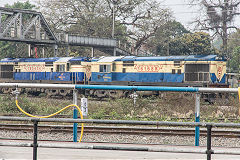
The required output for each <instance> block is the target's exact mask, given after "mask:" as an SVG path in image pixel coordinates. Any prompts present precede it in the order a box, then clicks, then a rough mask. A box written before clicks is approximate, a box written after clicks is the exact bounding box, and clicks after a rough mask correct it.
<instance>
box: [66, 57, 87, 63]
mask: <svg viewBox="0 0 240 160" xmlns="http://www.w3.org/2000/svg"><path fill="white" fill-rule="evenodd" d="M73 61H85V62H90V61H91V59H90V58H89V57H74V58H72V59H70V60H69V62H73Z"/></svg>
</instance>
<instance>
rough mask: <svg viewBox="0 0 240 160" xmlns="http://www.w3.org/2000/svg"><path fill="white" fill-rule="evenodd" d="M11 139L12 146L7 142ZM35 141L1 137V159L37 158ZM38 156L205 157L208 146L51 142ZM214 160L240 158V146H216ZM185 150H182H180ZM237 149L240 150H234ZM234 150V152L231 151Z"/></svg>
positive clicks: (43, 159) (182, 159)
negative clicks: (34, 154) (239, 152)
mask: <svg viewBox="0 0 240 160" xmlns="http://www.w3.org/2000/svg"><path fill="white" fill-rule="evenodd" d="M3 143H4V144H7V143H9V145H8V146H6V145H3ZM31 143H32V142H31V141H16V140H14V141H9V140H0V160H10V159H11V160H12V159H21V160H23V159H24V160H30V159H33V148H32V147H31ZM38 146H39V147H38V150H37V159H39V160H50V159H58V160H63V159H64V160H65V159H70V160H73V159H161V160H164V159H172V160H190V159H194V160H200V159H201V160H205V159H207V158H206V157H207V155H206V154H205V152H206V146H200V147H195V146H175V145H145V144H116V143H86V142H82V143H76V142H48V141H41V142H39V143H38ZM212 149H213V150H214V153H216V154H212V159H213V160H226V159H227V160H239V159H240V155H237V152H238V151H239V149H240V148H224V147H213V148H212ZM180 152H182V153H180ZM234 152H236V154H233V153H234ZM229 153H231V154H229Z"/></svg>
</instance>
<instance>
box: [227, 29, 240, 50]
mask: <svg viewBox="0 0 240 160" xmlns="http://www.w3.org/2000/svg"><path fill="white" fill-rule="evenodd" d="M238 46H240V29H238V30H237V31H236V32H234V33H232V34H231V35H230V36H229V39H228V52H229V53H230V54H231V53H233V50H234V49H235V48H236V47H238Z"/></svg>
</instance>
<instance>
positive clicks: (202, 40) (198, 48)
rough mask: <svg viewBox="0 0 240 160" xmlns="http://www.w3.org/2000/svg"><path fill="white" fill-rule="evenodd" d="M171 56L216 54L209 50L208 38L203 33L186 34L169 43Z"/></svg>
mask: <svg viewBox="0 0 240 160" xmlns="http://www.w3.org/2000/svg"><path fill="white" fill-rule="evenodd" d="M169 45H170V54H171V55H189V54H194V55H196V54H207V55H208V54H217V50H216V49H212V48H211V41H210V36H209V34H207V33H204V32H195V33H187V34H184V35H183V36H180V37H177V38H175V39H173V40H172V41H171V42H170V44H169Z"/></svg>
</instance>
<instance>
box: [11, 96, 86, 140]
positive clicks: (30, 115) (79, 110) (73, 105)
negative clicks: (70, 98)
mask: <svg viewBox="0 0 240 160" xmlns="http://www.w3.org/2000/svg"><path fill="white" fill-rule="evenodd" d="M15 93H16V101H15V102H16V106H17V108H18V109H19V110H20V111H21V112H23V113H24V114H26V115H27V116H29V117H34V118H49V117H52V116H55V115H57V114H58V113H60V112H62V111H64V110H65V109H67V108H69V107H76V108H77V110H78V112H79V113H80V116H81V119H83V115H82V111H81V109H80V108H79V107H78V106H77V105H75V104H70V105H68V106H66V107H64V108H62V109H61V110H59V111H57V112H55V113H53V114H50V115H48V116H35V115H32V114H30V113H27V112H26V111H24V110H23V109H22V108H21V107H20V106H19V104H18V99H17V97H18V96H17V95H18V93H17V92H15ZM83 130H84V124H83V123H81V135H80V138H79V140H78V142H81V140H82V137H83Z"/></svg>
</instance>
